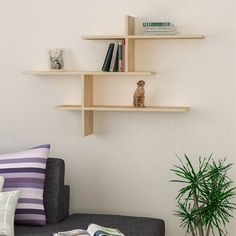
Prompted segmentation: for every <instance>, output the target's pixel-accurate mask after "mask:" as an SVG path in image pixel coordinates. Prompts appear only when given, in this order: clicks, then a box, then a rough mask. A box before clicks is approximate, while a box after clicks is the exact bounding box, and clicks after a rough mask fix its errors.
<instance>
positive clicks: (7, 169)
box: [0, 144, 50, 225]
mask: <svg viewBox="0 0 236 236" xmlns="http://www.w3.org/2000/svg"><path fill="white" fill-rule="evenodd" d="M49 148H50V145H49V144H47V145H42V146H38V147H35V148H32V149H29V150H26V151H22V152H17V153H10V154H0V164H1V165H0V175H2V176H3V177H4V178H5V183H4V186H3V191H12V190H20V192H21V193H20V197H19V201H18V204H17V206H16V213H15V223H17V224H28V225H29V224H34V225H45V224H46V216H45V210H44V205H43V191H44V180H45V171H46V163H47V158H48V152H49Z"/></svg>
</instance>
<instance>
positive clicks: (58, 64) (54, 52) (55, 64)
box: [48, 48, 64, 70]
mask: <svg viewBox="0 0 236 236" xmlns="http://www.w3.org/2000/svg"><path fill="white" fill-rule="evenodd" d="M48 54H49V62H50V69H51V70H64V49H62V48H53V49H49V50H48Z"/></svg>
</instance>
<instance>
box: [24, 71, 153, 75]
mask: <svg viewBox="0 0 236 236" xmlns="http://www.w3.org/2000/svg"><path fill="white" fill-rule="evenodd" d="M24 73H25V74H31V75H62V76H65V75H72V76H77V75H96V76H115V75H117V76H146V75H154V74H156V72H154V71H134V72H103V71H39V70H38V71H25V72H24Z"/></svg>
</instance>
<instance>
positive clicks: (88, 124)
mask: <svg viewBox="0 0 236 236" xmlns="http://www.w3.org/2000/svg"><path fill="white" fill-rule="evenodd" d="M204 38H205V36H204V35H136V34H135V18H134V17H132V16H126V17H125V35H119V36H117V35H97V36H83V37H82V39H85V40H125V72H102V71H26V72H24V73H26V74H33V75H38V76H79V77H80V78H81V82H82V83H81V104H80V105H70V104H69V105H59V106H57V107H56V108H57V109H59V110H67V111H81V120H82V134H83V136H88V135H90V134H92V133H93V112H94V111H106V112H108V111H112V112H115V111H116V112H119V111H122V112H124V111H125V112H187V111H189V109H190V108H189V107H186V106H145V107H144V108H135V107H132V106H122V105H120V106H110V105H109V106H108V105H93V79H94V78H99V77H100V76H151V75H154V74H155V73H156V72H152V71H136V70H135V41H136V40H154V39H156V40H163V39H173V40H174V39H175V40H176V39H204Z"/></svg>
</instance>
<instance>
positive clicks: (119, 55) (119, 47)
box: [118, 41, 123, 72]
mask: <svg viewBox="0 0 236 236" xmlns="http://www.w3.org/2000/svg"><path fill="white" fill-rule="evenodd" d="M122 57H123V55H122V42H121V41H119V44H118V71H119V72H121V71H122Z"/></svg>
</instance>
